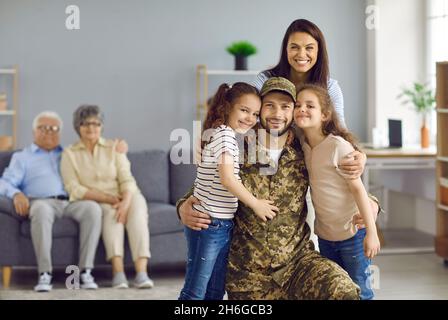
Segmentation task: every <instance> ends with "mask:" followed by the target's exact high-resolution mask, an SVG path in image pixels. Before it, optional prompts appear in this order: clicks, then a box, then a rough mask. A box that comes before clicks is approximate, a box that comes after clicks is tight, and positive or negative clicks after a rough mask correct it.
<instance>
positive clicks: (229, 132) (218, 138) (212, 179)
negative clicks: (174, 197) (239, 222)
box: [179, 82, 278, 300]
mask: <svg viewBox="0 0 448 320" xmlns="http://www.w3.org/2000/svg"><path fill="white" fill-rule="evenodd" d="M260 108H261V99H260V97H259V94H258V90H257V89H256V88H255V87H253V86H251V85H249V84H247V83H244V82H237V83H235V84H234V85H233V86H229V85H228V84H222V85H221V86H220V87H219V89H218V91H217V93H216V94H215V96H214V99H213V102H212V104H211V106H210V109H209V111H208V114H207V117H206V120H205V122H204V135H206V134H207V133H209V134H210V138H209V139H207V140H206V141H204V142H203V143H202V155H201V161H200V163H199V166H198V168H197V177H196V181H195V185H194V191H193V195H194V196H195V197H196V198H198V199H199V200H200V204H198V205H194V208H195V209H196V210H198V211H200V212H203V213H206V214H208V215H210V217H211V223H210V225H209V227H208V229H203V230H200V231H196V230H193V229H190V228H188V227H185V236H186V238H187V245H188V261H187V272H186V276H185V284H184V287H183V289H182V291H181V293H180V296H179V299H180V300H203V299H205V300H221V299H222V298H223V296H224V293H225V275H226V271H227V257H228V253H229V248H230V240H231V235H232V229H233V221H232V219H233V216H234V213H235V212H236V210H237V208H238V200H240V201H242V202H243V203H245V204H246V205H248V206H249V207H251V208H252V209H253V210H254V212H255V214H257V216H259V217H260V218H261V219H262V220H263V221H267V219H272V218H274V217H275V215H276V212H277V211H278V208H277V207H275V206H274V205H273V201H270V200H260V199H257V198H255V197H254V196H253V195H252V194H251V193H250V192H249V191H248V190H247V189H246V188H245V187H244V186H243V184H242V183H241V179H240V177H239V162H240V161H239V153H240V152H239V148H238V143H237V140H236V136H235V133H240V134H245V133H246V132H247V131H248V130H249V129H251V128H252V127H253V126H254V125H255V124H256V123H257V117H258V114H259V112H260Z"/></svg>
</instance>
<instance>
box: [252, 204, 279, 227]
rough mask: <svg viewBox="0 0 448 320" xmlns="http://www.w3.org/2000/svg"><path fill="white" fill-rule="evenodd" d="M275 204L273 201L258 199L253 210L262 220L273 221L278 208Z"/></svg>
mask: <svg viewBox="0 0 448 320" xmlns="http://www.w3.org/2000/svg"><path fill="white" fill-rule="evenodd" d="M273 203H274V201H272V200H266V199H258V200H257V201H256V203H255V205H254V207H253V208H252V209H253V210H254V212H255V214H256V215H257V216H258V217H260V219H261V220H263V221H264V222H266V221H267V219H269V220H272V219H274V217H275V216H276V215H277V212H278V208H277V207H276V206H274V205H273Z"/></svg>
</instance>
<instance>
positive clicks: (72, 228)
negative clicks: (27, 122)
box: [20, 218, 78, 238]
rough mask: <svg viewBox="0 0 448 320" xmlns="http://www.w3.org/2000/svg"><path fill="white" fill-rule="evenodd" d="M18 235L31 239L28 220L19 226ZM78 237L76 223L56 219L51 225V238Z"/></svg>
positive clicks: (67, 219) (64, 219)
mask: <svg viewBox="0 0 448 320" xmlns="http://www.w3.org/2000/svg"><path fill="white" fill-rule="evenodd" d="M20 235H22V236H23V237H27V238H31V223H30V220H26V221H23V222H22V223H21V225H20ZM64 237H78V223H77V222H76V221H75V220H73V219H70V218H61V219H56V220H55V222H54V224H53V238H64Z"/></svg>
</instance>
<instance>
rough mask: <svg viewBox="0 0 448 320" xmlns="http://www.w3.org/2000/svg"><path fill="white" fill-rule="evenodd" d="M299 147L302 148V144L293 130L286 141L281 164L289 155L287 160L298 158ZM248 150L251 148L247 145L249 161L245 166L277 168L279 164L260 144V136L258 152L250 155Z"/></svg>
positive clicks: (289, 132)
mask: <svg viewBox="0 0 448 320" xmlns="http://www.w3.org/2000/svg"><path fill="white" fill-rule="evenodd" d="M297 144H299V146H297ZM297 147H299V148H300V143H299V142H298V140H297V139H295V137H294V132H293V130H291V129H289V131H288V138H287V139H286V143H285V146H284V147H283V150H282V153H281V155H280V159H279V163H280V160H282V159H284V158H285V154H287V156H286V158H287V160H288V159H291V158H296V149H297ZM248 150H249V147H248V146H247V144H245V157H244V158H245V159H247V160H246V161H245V164H244V166H252V165H256V166H260V167H272V168H275V167H276V166H277V163H276V162H275V161H274V160H272V159H271V157H270V156H269V152H268V150H267V149H266V148H265V146H263V145H262V144H261V143H260V141H259V139H258V136H257V137H256V152H255V153H250V154H248Z"/></svg>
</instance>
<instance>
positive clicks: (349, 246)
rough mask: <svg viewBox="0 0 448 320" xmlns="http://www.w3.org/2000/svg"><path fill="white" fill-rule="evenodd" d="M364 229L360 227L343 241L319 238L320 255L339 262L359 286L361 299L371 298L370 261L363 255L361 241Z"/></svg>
mask: <svg viewBox="0 0 448 320" xmlns="http://www.w3.org/2000/svg"><path fill="white" fill-rule="evenodd" d="M365 236H366V229H360V230H358V232H357V233H356V235H355V236H354V237H352V238H350V239H347V240H344V241H328V240H324V239H321V238H319V248H320V253H321V255H322V256H324V257H326V258H328V259H330V260H333V261H334V262H336V263H337V264H339V265H340V266H341V267H342V268H343V269H344V270H345V271H347V273H348V274H349V275H350V277H351V278H352V280H353V281H354V282H355V283H356V284H357V285H358V286H359V287H360V288H361V295H360V298H361V300H370V299H373V296H374V295H373V291H372V288H371V273H370V268H369V267H370V264H371V261H370V259H368V258H367V257H366V256H365V255H364V246H363V241H364V238H365Z"/></svg>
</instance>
